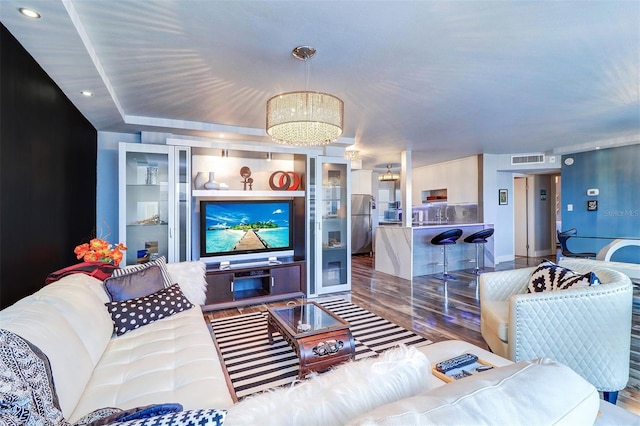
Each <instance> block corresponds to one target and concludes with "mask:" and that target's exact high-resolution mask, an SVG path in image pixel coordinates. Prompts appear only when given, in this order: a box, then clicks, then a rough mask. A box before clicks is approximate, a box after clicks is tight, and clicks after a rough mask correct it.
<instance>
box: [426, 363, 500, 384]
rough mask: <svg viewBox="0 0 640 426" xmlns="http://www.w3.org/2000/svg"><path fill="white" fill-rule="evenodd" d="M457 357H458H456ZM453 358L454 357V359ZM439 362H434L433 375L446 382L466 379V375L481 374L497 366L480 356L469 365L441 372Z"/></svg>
mask: <svg viewBox="0 0 640 426" xmlns="http://www.w3.org/2000/svg"><path fill="white" fill-rule="evenodd" d="M454 358H456V357H454ZM454 358H452V359H454ZM443 361H445V362H446V361H449V360H448V359H447V360H443ZM436 365H437V364H434V365H433V367H432V369H431V371H432V372H433V375H434V376H436V377H437V378H439V379H441V380H444V381H445V382H453V381H454V380H460V379H464V378H465V377H470V376H473V375H475V374H480V373H482V372H484V371H489V370H491V369H493V368H495V365H493V364H491V363H489V362H487V361H484V360H482V359H480V358H478V359H477V360H476V361H474V362H472V363H470V364H467V365H463V366H460V367H456V368H452V369H451V370H448V371H446V372H444V373H443V372H441V371H438V369H437V368H436Z"/></svg>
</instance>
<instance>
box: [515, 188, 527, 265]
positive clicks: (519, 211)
mask: <svg viewBox="0 0 640 426" xmlns="http://www.w3.org/2000/svg"><path fill="white" fill-rule="evenodd" d="M527 190H528V188H527V178H526V177H516V178H514V180H513V227H514V230H513V237H514V254H515V255H516V256H520V257H529V214H528V203H527V200H528V193H527V192H528V191H527Z"/></svg>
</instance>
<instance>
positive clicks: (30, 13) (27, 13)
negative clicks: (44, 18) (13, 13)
mask: <svg viewBox="0 0 640 426" xmlns="http://www.w3.org/2000/svg"><path fill="white" fill-rule="evenodd" d="M18 12H20V13H21V14H23V15H24V16H26V17H27V18H31V19H40V14H39V13H38V12H36V11H35V10H33V9H29V8H27V7H21V8H19V9H18Z"/></svg>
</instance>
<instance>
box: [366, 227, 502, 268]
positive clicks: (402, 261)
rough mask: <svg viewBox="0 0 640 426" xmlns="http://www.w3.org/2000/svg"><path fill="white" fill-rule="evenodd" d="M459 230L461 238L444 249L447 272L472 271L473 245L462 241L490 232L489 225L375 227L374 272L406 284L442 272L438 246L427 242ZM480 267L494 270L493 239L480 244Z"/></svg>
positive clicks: (441, 260) (473, 262) (441, 255)
mask: <svg viewBox="0 0 640 426" xmlns="http://www.w3.org/2000/svg"><path fill="white" fill-rule="evenodd" d="M452 228H459V229H462V237H460V239H459V240H458V242H457V243H456V244H452V245H449V246H448V247H447V260H448V263H449V271H450V272H451V271H459V270H464V269H473V268H474V267H475V258H476V254H475V253H476V251H475V250H476V248H475V244H469V243H465V242H463V240H464V238H465V237H467V236H468V235H471V234H473V233H475V232H478V231H480V230H482V229H487V228H493V224H490V223H458V224H455V223H445V224H439V225H416V226H411V227H404V226H398V225H394V226H379V227H378V228H377V231H376V241H375V256H376V258H375V269H376V271H380V272H384V273H386V274H390V275H394V276H396V277H400V278H404V279H408V280H410V279H411V278H412V277H415V276H420V275H429V274H438V273H442V271H443V259H444V258H443V253H442V246H436V245H433V244H431V239H432V238H433V237H435V236H436V235H438V234H440V233H441V232H444V231H446V230H447V229H452ZM480 266H481V267H482V266H486V267H490V268H493V267H494V256H493V237H491V238H489V240H488V241H487V244H484V259H482V258H481V264H480Z"/></svg>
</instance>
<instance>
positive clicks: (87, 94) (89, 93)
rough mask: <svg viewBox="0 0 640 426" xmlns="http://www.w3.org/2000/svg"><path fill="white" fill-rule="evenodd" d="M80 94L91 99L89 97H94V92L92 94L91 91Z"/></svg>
mask: <svg viewBox="0 0 640 426" xmlns="http://www.w3.org/2000/svg"><path fill="white" fill-rule="evenodd" d="M80 94H81V95H82V96H87V97H89V96H93V92H92V91H90V90H83V91H82V92H80Z"/></svg>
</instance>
